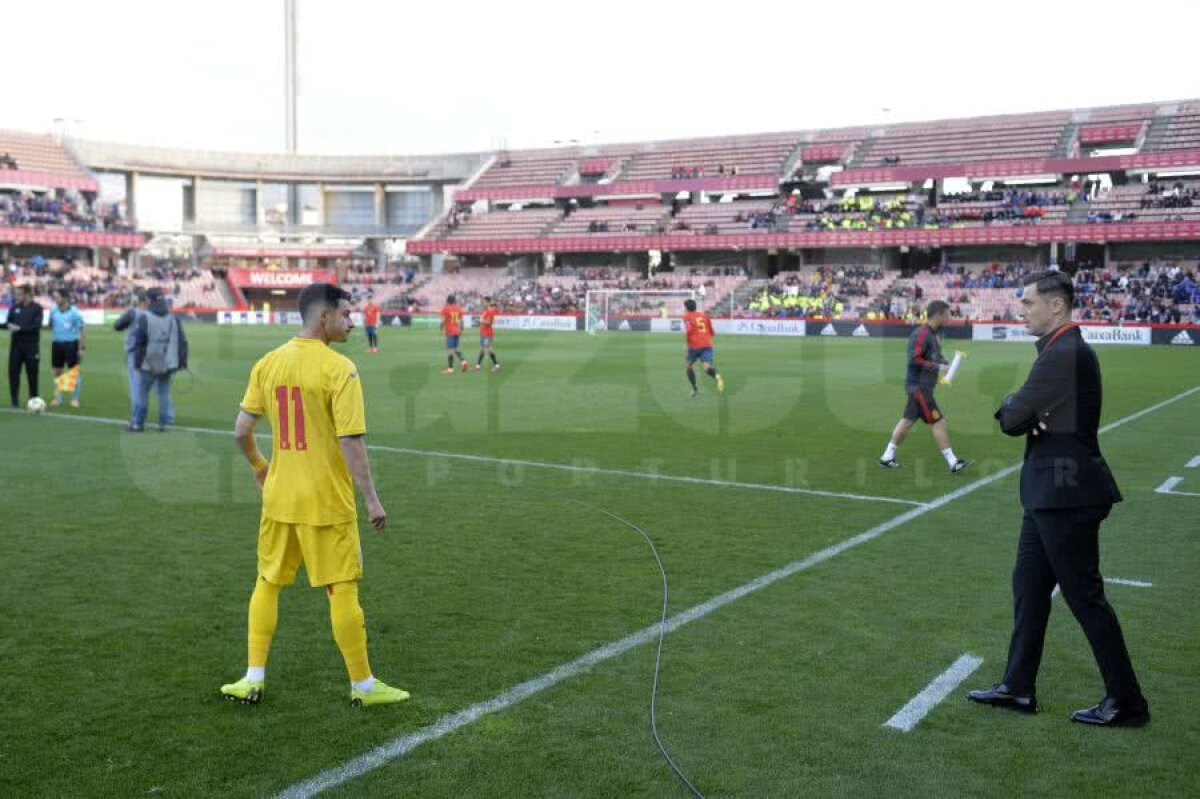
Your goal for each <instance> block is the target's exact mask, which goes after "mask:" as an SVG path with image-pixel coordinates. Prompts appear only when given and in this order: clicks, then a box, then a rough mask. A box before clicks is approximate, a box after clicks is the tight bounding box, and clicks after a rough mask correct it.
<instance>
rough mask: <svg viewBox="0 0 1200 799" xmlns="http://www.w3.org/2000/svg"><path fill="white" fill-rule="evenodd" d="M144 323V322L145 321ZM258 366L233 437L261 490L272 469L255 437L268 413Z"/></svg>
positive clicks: (247, 390)
mask: <svg viewBox="0 0 1200 799" xmlns="http://www.w3.org/2000/svg"><path fill="white" fill-rule="evenodd" d="M143 321H144V320H143ZM258 368H259V366H258V364H255V365H254V369H253V370H252V371H251V372H250V382H249V384H247V386H246V394H245V396H243V397H242V405H241V407H240V408H239V409H238V416H237V421H236V422H234V424H233V437H234V438H235V439H237V442H238V446H239V447H241V449H242V454H243V455H245V456H246V460H247V461H248V462H249V463H250V468H251V469H252V470H253V471H254V482H255V483H257V484H258V487H259V488H260V489H261V488H262V487H263V484H264V483H265V482H266V480H267V471H268V470H269V469H270V468H271V462H270V461H268V460H267V459H266V458H265V457H263V454H262V453H261V452H259V450H258V440H257V439H256V438H255V437H254V426H255V425H256V424H258V419H259V417H260V416H262V415H263V413H265V412H266V407H265V406H264V404H263V395H262V390H261V388H260V386H259V381H258Z"/></svg>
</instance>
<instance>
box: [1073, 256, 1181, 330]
mask: <svg viewBox="0 0 1200 799" xmlns="http://www.w3.org/2000/svg"><path fill="white" fill-rule="evenodd" d="M1075 304H1076V307H1077V308H1078V309H1079V311H1078V313H1077V316H1078V317H1079V318H1080V319H1083V320H1087V321H1091V320H1096V321H1117V320H1120V321H1125V322H1150V323H1152V324H1158V323H1161V324H1180V323H1191V322H1194V321H1196V320H1197V319H1200V317H1198V316H1197V314H1198V313H1200V310H1198V308H1197V306H1198V304H1200V284H1198V283H1197V275H1196V273H1195V271H1194V270H1192V269H1185V268H1184V267H1181V266H1180V265H1179V264H1177V263H1162V264H1151V263H1150V262H1148V261H1146V262H1143V263H1141V264H1138V265H1127V266H1121V265H1119V266H1117V267H1116V268H1108V269H1104V270H1080V271H1079V272H1078V273H1076V275H1075Z"/></svg>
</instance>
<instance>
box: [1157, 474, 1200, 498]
mask: <svg viewBox="0 0 1200 799" xmlns="http://www.w3.org/2000/svg"><path fill="white" fill-rule="evenodd" d="M1182 482H1183V478H1182V477H1168V478H1167V479H1166V480H1163V482H1162V485H1160V486H1159V487H1158V488H1156V489H1154V493H1156V494H1173V495H1174V496H1177V497H1200V494H1197V493H1196V492H1195V491H1176V490H1175V486H1177V485H1179V484H1180V483H1182Z"/></svg>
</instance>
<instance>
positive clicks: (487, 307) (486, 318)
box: [475, 297, 500, 372]
mask: <svg viewBox="0 0 1200 799" xmlns="http://www.w3.org/2000/svg"><path fill="white" fill-rule="evenodd" d="M495 321H496V304H495V303H494V302H492V298H491V297H484V298H483V313H482V314H480V315H479V357H478V358H476V359H475V371H479V370H480V369H482V368H483V356H485V355H488V356H491V359H492V371H493V372H499V371H500V361H498V360H496V353H494V352H492V339H493V338H494V337H495V335H496V331H495V328H493V327H492V325H493V324H494V323H495Z"/></svg>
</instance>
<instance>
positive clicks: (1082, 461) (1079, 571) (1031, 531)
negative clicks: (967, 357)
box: [968, 271, 1150, 727]
mask: <svg viewBox="0 0 1200 799" xmlns="http://www.w3.org/2000/svg"><path fill="white" fill-rule="evenodd" d="M1074 298H1075V290H1074V286H1073V285H1072V283H1071V278H1070V277H1068V276H1067V275H1064V274H1062V273H1061V272H1053V271H1052V272H1043V273H1041V274H1037V275H1033V276H1031V277H1029V278H1027V279H1026V280H1025V290H1024V294H1023V296H1022V298H1021V304H1022V306H1024V316H1025V324H1026V326H1027V327H1028V328H1029V331H1030V332H1031V333H1033V334H1034V335H1036V336H1038V337H1039V338H1038V341H1037V350H1038V356H1037V359H1036V360H1035V361H1034V363H1033V368H1032V369H1031V370H1030V372H1029V377H1028V378H1027V379H1026V380H1025V385H1023V386H1022V387H1021V389H1020V390H1019V391H1018V392H1017V393H1016V394H1012V395H1010V396H1009V397H1007V398H1006V399H1005V400H1004V403H1003V405H1001V406H1000V410H998V411H996V419H998V420H999V422H1000V428H1001V429H1002V430H1003V431H1004V432H1005V433H1007V434H1008V435H1010V436H1019V435H1024V436H1026V439H1025V463H1024V465H1023V468H1022V469H1021V505H1022V506H1023V507H1024V509H1025V517H1024V521H1023V523H1022V525H1021V537H1020V539H1019V541H1018V543H1017V562H1016V565H1015V566H1014V567H1013V574H1012V586H1013V604H1014V613H1013V615H1014V629H1013V634H1012V641H1011V643H1010V644H1009V647H1008V665H1007V667H1006V668H1005V671H1004V681H1003V682H1001V683H998V684H996V685H994V686H992V687H991V688H987V689H984V690H979V691H971V692H970V693H969V694H968V698H970V699H971V700H972V701H975V702H981V703H983V704H987V705H997V706H1000V707H1005V708H1009V709H1011V710H1018V711H1023V712H1026V713H1033V712H1035V711H1036V710H1037V696H1036V693H1035V691H1034V683H1035V681H1036V679H1037V673H1038V666H1039V664H1040V663H1041V660H1042V645H1043V643H1044V640H1045V637H1046V624H1047V622H1048V621H1049V619H1050V599H1051V593H1052V592H1053V590H1054V586H1055V584H1057V585H1059V586H1060V587H1061V588H1062V595H1063V598H1064V599H1065V600H1066V602H1067V606H1068V607H1069V608H1070V609H1071V613H1073V614H1074V615H1075V619H1076V620H1077V621H1078V622H1079V626H1081V627H1082V628H1083V632H1084V635H1086V636H1087V639H1088V643H1089V644H1090V645H1091V647H1092V654H1093V655H1094V656H1095V658H1096V663H1097V665H1099V667H1100V674H1101V676H1102V677H1103V678H1104V688H1105V696H1104V699H1103V700H1101V702H1100V703H1099V704H1097V705H1095V706H1094V707H1090V708H1086V709H1084V710H1077V711H1075V712H1074V713H1073V714H1071V720H1072V721H1077V722H1080V723H1083V724H1094V725H1099V726H1130V727H1135V726H1141V725H1143V724H1145V723H1147V722H1148V721H1150V709H1149V706H1148V705H1147V703H1146V699H1145V698H1144V697H1143V696H1142V689H1141V687H1139V686H1138V681H1137V677H1136V676H1135V675H1134V673H1133V664H1132V663H1131V662H1130V659H1129V652H1128V650H1127V649H1126V648H1125V638H1124V636H1123V635H1122V634H1121V625H1120V623H1118V621H1117V614H1116V613H1115V612H1114V611H1113V609H1112V606H1111V605H1109V604H1108V600H1107V599H1105V597H1104V581H1103V579H1102V578H1101V576H1100V523H1101V522H1102V521H1104V519H1105V518H1106V517H1107V516H1108V513H1109V510H1111V508H1112V506H1113V504H1114V503H1117V502H1120V501H1121V492H1120V491H1119V490H1118V489H1117V484H1116V481H1115V480H1114V479H1113V476H1112V473H1111V472H1110V471H1109V469H1108V464H1107V463H1105V461H1104V456H1103V455H1101V454H1100V445H1099V443H1098V441H1097V434H1098V428H1099V425H1100V404H1101V388H1100V363H1099V361H1098V360H1097V359H1096V353H1095V352H1093V351H1092V348H1091V347H1090V346H1089V345H1088V343H1087V342H1086V341H1084V340H1083V335H1082V334H1081V333H1080V331H1079V327H1078V326H1077V325H1074V324H1071V308H1072V306H1073V304H1074Z"/></svg>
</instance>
